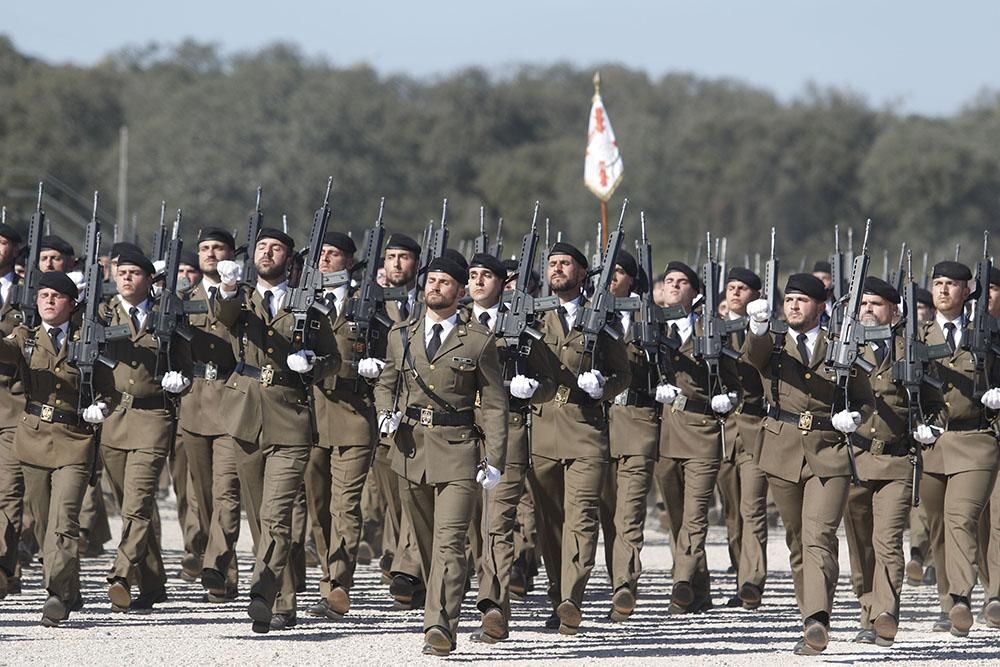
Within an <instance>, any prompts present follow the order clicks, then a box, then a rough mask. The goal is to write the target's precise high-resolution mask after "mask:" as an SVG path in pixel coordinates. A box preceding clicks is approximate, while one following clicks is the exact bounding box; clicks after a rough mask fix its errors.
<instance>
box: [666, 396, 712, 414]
mask: <svg viewBox="0 0 1000 667" xmlns="http://www.w3.org/2000/svg"><path fill="white" fill-rule="evenodd" d="M670 409H671V410H673V411H674V412H680V411H681V410H683V411H684V412H693V413H695V414H699V415H708V414H711V415H714V414H715V413H714V412H713V411H712V405H711V404H710V403H707V402H705V401H699V400H698V399H697V398H688V397H687V396H685V395H684V394H678V395H677V398H675V399H674V402H673V403H671V404H670Z"/></svg>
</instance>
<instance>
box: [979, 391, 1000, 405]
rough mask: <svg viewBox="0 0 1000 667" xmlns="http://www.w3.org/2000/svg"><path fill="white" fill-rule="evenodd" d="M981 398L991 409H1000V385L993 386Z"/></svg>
mask: <svg viewBox="0 0 1000 667" xmlns="http://www.w3.org/2000/svg"><path fill="white" fill-rule="evenodd" d="M980 400H981V401H982V402H983V405H985V406H986V407H987V408H989V409H990V410H1000V387H993V388H992V389H990V390H989V391H987V392H986V393H985V394H983V397H982V398H981V399H980Z"/></svg>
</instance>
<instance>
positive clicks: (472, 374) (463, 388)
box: [448, 357, 478, 394]
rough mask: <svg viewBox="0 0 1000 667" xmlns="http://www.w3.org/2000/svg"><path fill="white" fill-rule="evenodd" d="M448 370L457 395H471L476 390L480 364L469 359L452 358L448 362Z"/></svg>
mask: <svg viewBox="0 0 1000 667" xmlns="http://www.w3.org/2000/svg"><path fill="white" fill-rule="evenodd" d="M448 368H449V369H450V370H451V377H452V382H453V385H452V386H453V387H454V390H455V393H458V394H469V393H472V392H473V391H475V390H476V370H477V369H478V364H477V363H476V360H475V359H470V358H469V357H452V358H451V359H449V360H448Z"/></svg>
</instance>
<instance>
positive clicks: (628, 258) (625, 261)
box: [615, 250, 639, 279]
mask: <svg viewBox="0 0 1000 667" xmlns="http://www.w3.org/2000/svg"><path fill="white" fill-rule="evenodd" d="M615 264H617V265H618V266H620V267H622V271H624V272H625V274H626V275H627V276H628V277H629V278H633V279H634V278H635V277H636V276H638V275H639V263H638V262H636V261H635V257H633V256H632V253H630V252H629V251H628V250H619V251H618V257H616V258H615Z"/></svg>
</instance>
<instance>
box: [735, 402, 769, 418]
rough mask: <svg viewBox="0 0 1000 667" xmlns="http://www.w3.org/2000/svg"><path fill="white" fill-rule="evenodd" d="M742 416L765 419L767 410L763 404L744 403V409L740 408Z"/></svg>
mask: <svg viewBox="0 0 1000 667" xmlns="http://www.w3.org/2000/svg"><path fill="white" fill-rule="evenodd" d="M740 414H741V415H749V416H751V417H760V418H761V419H763V418H764V417H766V416H767V409H766V408H765V407H764V404H763V403H744V404H743V407H742V408H740Z"/></svg>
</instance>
